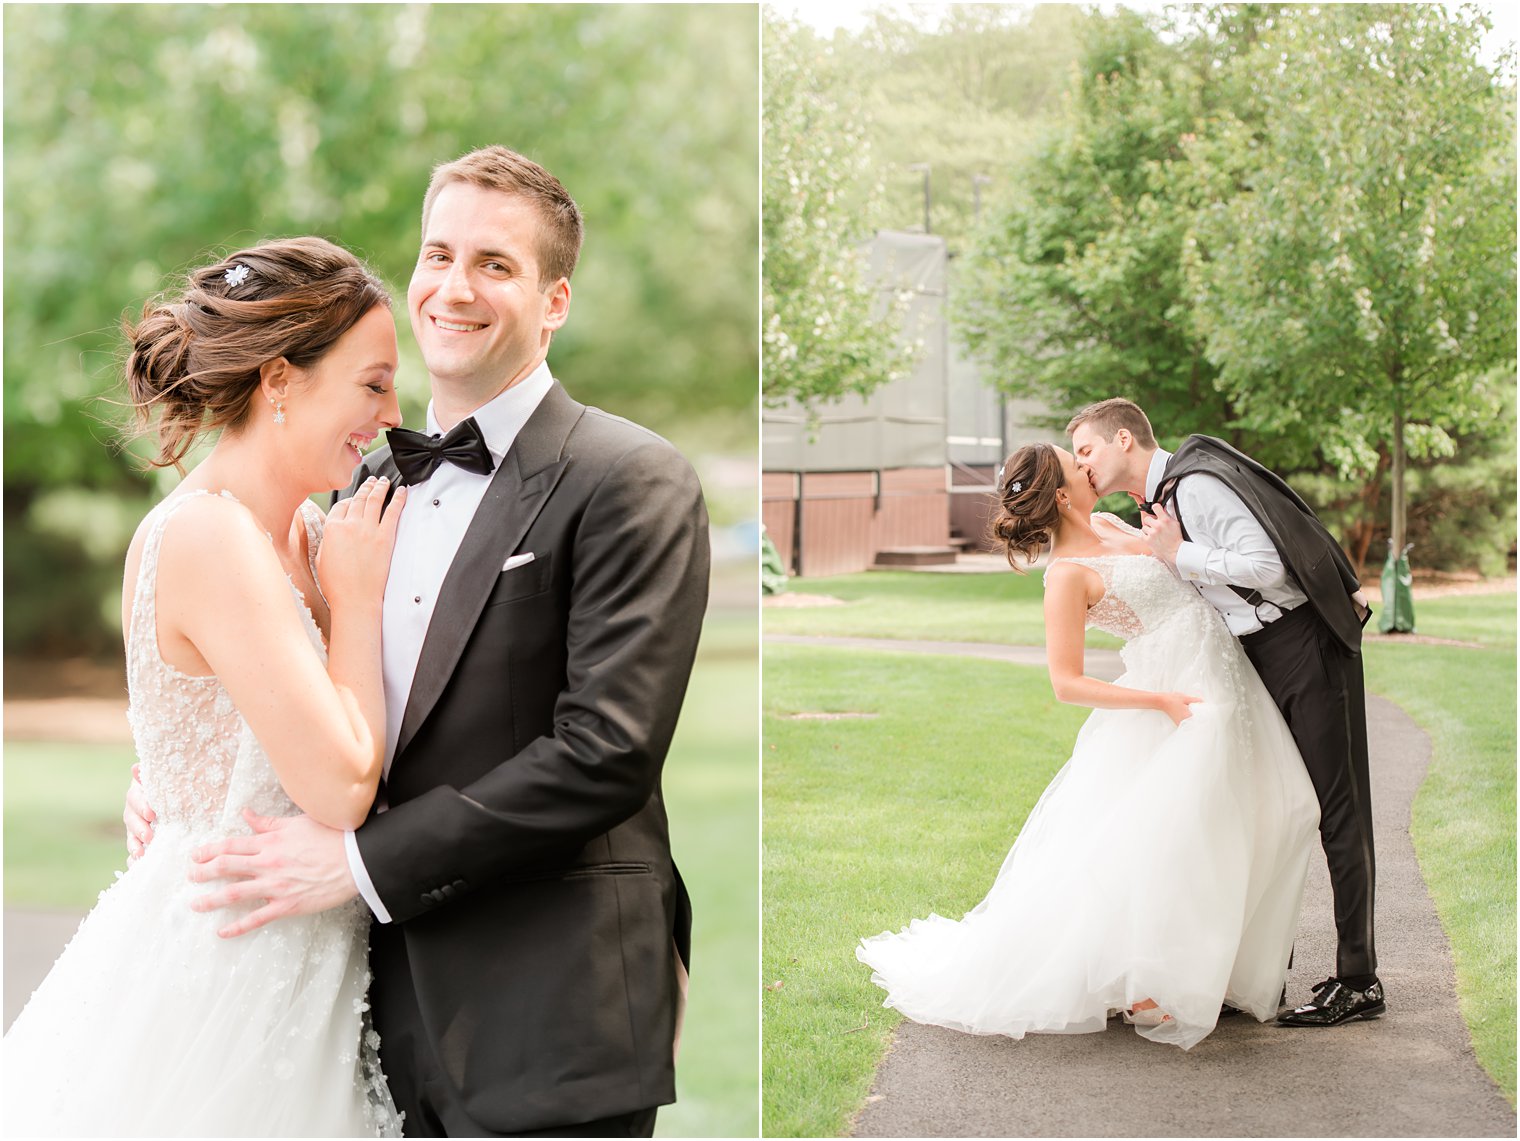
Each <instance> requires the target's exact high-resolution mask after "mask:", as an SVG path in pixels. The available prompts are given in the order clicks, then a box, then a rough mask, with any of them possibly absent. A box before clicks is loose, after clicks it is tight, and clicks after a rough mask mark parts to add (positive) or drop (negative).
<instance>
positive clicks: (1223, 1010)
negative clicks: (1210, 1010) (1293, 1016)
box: [1219, 987, 1288, 1018]
mask: <svg viewBox="0 0 1520 1141" xmlns="http://www.w3.org/2000/svg"><path fill="white" fill-rule="evenodd" d="M1287 1005H1288V988H1287V987H1283V988H1282V994H1280V995H1278V996H1277V1009H1278V1010H1281V1009H1282V1008H1283V1007H1285V1006H1287ZM1244 1013H1245V1011H1243V1010H1241V1009H1240V1007H1238V1006H1231V1005H1230V1004H1229V1003H1227V1002H1222V1003H1220V1004H1219V1017H1220V1018H1234V1017H1235V1016H1236V1015H1237V1014H1244Z"/></svg>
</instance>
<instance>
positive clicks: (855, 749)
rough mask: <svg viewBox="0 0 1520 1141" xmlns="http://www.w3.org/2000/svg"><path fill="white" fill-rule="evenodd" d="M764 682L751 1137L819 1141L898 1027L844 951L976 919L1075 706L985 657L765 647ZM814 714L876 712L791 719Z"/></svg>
mask: <svg viewBox="0 0 1520 1141" xmlns="http://www.w3.org/2000/svg"><path fill="white" fill-rule="evenodd" d="M765 670H766V675H765V676H766V686H765V706H766V721H765V737H766V746H765V747H766V753H765V757H766V764H765V893H764V898H765V919H764V923H763V930H764V933H765V934H764V952H763V961H764V964H765V968H764V969H765V988H766V989H765V991H764V992H763V993H764V1008H765V1019H764V1021H765V1047H764V1052H765V1062H764V1079H763V1084H764V1089H765V1118H764V1128H765V1133H766V1135H767V1136H778V1137H781V1136H785V1137H792V1136H804V1137H806V1136H830V1135H833V1134H837V1133H839V1132H840V1131H841V1130H842V1129H843V1127H844V1125H845V1122H846V1119H847V1118H848V1116H849V1115H850V1114H851V1113H852V1112H853V1111H854V1110H855V1108H856V1107H857V1106H858V1105H859V1104H860V1103H861V1101H862V1100H863V1099H864V1097H865V1095H866V1092H867V1089H868V1087H869V1085H870V1080H871V1074H872V1072H873V1071H874V1069H875V1067H876V1063H877V1061H878V1059H879V1058H880V1056H881V1052H882V1050H883V1048H884V1047H885V1045H886V1042H887V1039H888V1036H889V1033H890V1031H891V1028H892V1027H893V1026H894V1025H895V1024H896V1022H897V1015H896V1014H895V1013H893V1012H891V1011H888V1010H885V1009H883V1007H882V1005H881V999H882V992H881V991H880V990H878V989H877V988H876V987H875V986H873V985H872V984H871V981H870V974H869V972H868V971H867V970H866V969H865V968H864V967H863V966H861V965H860V964H859V963H858V962H856V960H855V954H854V946H855V943H856V941H857V940H859V939H860V938H861V936H864V935H874V934H877V933H878V932H881V931H884V930H887V929H893V930H895V929H897V928H899V927H901V926H903V925H904V924H906V923H907V921H908V920H909V919H910V918H913V917H915V916H923V915H927V914H928V913H929V912H930V911H931V910H932V911H938V912H939V913H940V914H942V915H948V916H953V917H956V918H959V917H960V915H962V914H964V912H965V911H966V910H967V909H969V908H970V907H972V906H973V905H974V904H975V903H976V902H977V900H978V899H980V898H981V896H982V894H983V893H985V891H986V889H987V885H988V883H989V880H990V876H991V875H992V874H993V873H994V872H995V871H996V870H997V868H998V866H999V864H1001V862H1002V859H1003V857H1004V856H1005V855H1006V854H1007V851H1008V847H1009V846H1010V844H1011V843H1012V841H1013V838H1014V836H1015V835H1016V834H1017V832H1018V829H1019V827H1020V825H1021V824H1022V823H1023V821H1024V818H1025V816H1026V815H1027V814H1028V812H1029V810H1030V808H1032V807H1033V806H1034V802H1035V800H1036V799H1038V797H1039V794H1040V792H1041V790H1042V789H1044V787H1045V785H1046V784H1047V783H1048V782H1049V780H1050V778H1051V777H1052V776H1053V775H1054V774H1055V772H1056V770H1057V769H1059V768H1060V766H1061V765H1062V764H1063V763H1064V762H1065V760H1066V757H1067V755H1068V753H1069V752H1070V746H1071V740H1072V737H1073V736H1074V735H1075V734H1076V731H1077V727H1078V726H1079V725H1080V724H1081V722H1082V720H1083V718H1084V717H1085V715H1086V711H1085V710H1080V709H1075V708H1073V707H1071V706H1063V705H1059V704H1058V703H1057V702H1056V701H1055V699H1054V698H1053V697H1051V695H1050V687H1049V686H1048V685H1047V684H1046V683H1045V680H1044V671H1042V670H1038V669H1031V668H1029V667H1025V666H1014V665H1006V664H1003V663H999V662H985V661H978V660H972V659H965V658H952V657H937V656H925V655H920V654H906V653H904V654H890V653H861V652H856V651H852V650H839V649H829V648H816V649H815V648H812V647H806V648H804V647H793V646H777V647H768V648H767V649H766V651H765ZM814 711H817V712H855V713H871V714H874V715H875V716H874V717H873V718H870V719H865V718H859V719H856V718H852V719H844V720H793V719H791V717H790V715H791V714H794V713H799V712H814Z"/></svg>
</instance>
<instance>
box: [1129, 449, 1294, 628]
mask: <svg viewBox="0 0 1520 1141" xmlns="http://www.w3.org/2000/svg"><path fill="white" fill-rule="evenodd" d="M1171 458H1172V453H1171V452H1167V451H1163V450H1162V449H1160V448H1157V449H1156V453H1155V454H1154V455H1153V456H1151V466H1150V469H1149V470H1148V471H1147V472H1146V475H1145V498H1146V499H1147V500H1149V499H1151V497H1152V496H1154V495H1155V494H1156V488H1157V487H1159V486H1160V484H1161V473H1162V472H1163V471H1164V470H1165V468H1166V464H1167V461H1168V460H1170V459H1171ZM1175 515H1176V517H1177V518H1178V519H1180V520H1181V521H1182V525H1183V526H1184V527H1185V528H1187V533H1188V535H1189V538H1188V539H1185V540H1183V542H1182V545H1181V546H1180V547H1178V548H1177V573H1178V575H1179V576H1181V578H1182V580H1183V581H1184V582H1190V583H1192V584H1193V586H1194V587H1195V588H1197V590H1198V593H1199V594H1201V595H1203V597H1204V599H1205V600H1207V601H1208V602H1209V603H1210V605H1212V606H1213V607H1214V609H1215V610H1217V611H1219V613H1220V614H1222V615H1224V620H1225V624H1226V625H1228V626H1229V628H1230V633H1232V634H1234V635H1235V636H1236V637H1237V638H1238V637H1240V636H1241V635H1242V634H1252V633H1255V632H1256V631H1257V630H1260V629H1261V628H1262V626H1263V625H1264V624H1265V623H1267V622H1272V621H1275V620H1276V619H1278V618H1280V617H1282V615H1283V612H1284V611H1287V610H1292V609H1293V608H1294V607H1296V606H1299V605H1301V604H1302V603H1304V602H1307V601H1308V597H1307V596H1306V595H1305V594H1304V592H1303V591H1301V590H1300V589H1299V588H1298V584H1297V583H1296V582H1294V580H1293V578H1292V576H1291V575H1289V574H1288V569H1287V568H1286V567H1285V566H1283V561H1282V557H1281V556H1280V555H1278V553H1277V548H1276V547H1275V546H1273V545H1272V540H1271V538H1270V537H1269V536H1268V535H1267V532H1266V530H1265V528H1263V527H1262V525H1261V524H1260V523H1258V522H1257V521H1256V516H1254V515H1252V514H1251V509H1250V508H1249V507H1247V506H1246V505H1245V504H1244V503H1243V502H1242V501H1241V499H1240V496H1238V495H1236V494H1235V493H1234V492H1233V491H1231V490H1230V489H1229V487H1227V486H1226V485H1225V484H1224V483H1223V482H1222V481H1220V480H1218V479H1216V478H1215V477H1214V476H1212V475H1205V474H1204V473H1202V472H1197V473H1194V474H1193V475H1189V476H1185V477H1184V478H1183V479H1181V480H1179V481H1178V483H1177V491H1176V512H1175ZM1231 584H1234V585H1236V586H1243V587H1246V588H1247V589H1251V588H1254V589H1256V590H1259V591H1260V592H1261V596H1262V599H1263V601H1262V603H1261V605H1260V606H1259V607H1253V606H1252V605H1251V604H1250V603H1249V602H1247V601H1246V600H1245V599H1244V598H1241V597H1240V595H1238V594H1236V593H1235V592H1234V591H1233V590H1231V589H1230V586H1231Z"/></svg>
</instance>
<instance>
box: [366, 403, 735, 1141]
mask: <svg viewBox="0 0 1520 1141" xmlns="http://www.w3.org/2000/svg"><path fill="white" fill-rule="evenodd" d="M371 474H378V475H387V476H389V477H390V478H392V479H395V478H396V477H397V476H396V470H395V467H394V465H393V464H392V462H391V460H390V455H389V449H388V448H381V449H378V450H377V451H375V452H373V453H371V454H370V455H369V456H368V457H366V460H365V462H364V464H363V465H362V466H361V467H360V469H359V471H358V472H357V473H356V474H355V477H354V485H353V486H357V485H358V483H359V482H361V481H362V480H364V479H365V478H367V477H368V476H369V475H371ZM350 490H352V488H351V489H350ZM426 509H427V504H426V502H425V500H424V499H423V497H421V496H417V497H414V498H413V499H412V501H411V502H410V503H409V504H408V507H407V510H410V511H422V510H426ZM529 552H531V553H532V554H533V556H534V557H533V560H532V561H531V562H528V563H527V564H526V565H522V566H516V567H514V568H513V569H511V570H508V571H505V572H504V571H502V569H501V568H502V564H503V563H504V562H505V561H506V560H507V559H508V558H509V556H512V555H516V554H526V553H529ZM707 580H708V540H707V513H706V509H705V507H704V505H703V501H702V493H701V488H700V486H699V484H698V482H697V478H696V475H695V474H694V473H693V472H692V470H691V466H690V465H689V464H688V463H687V462H686V460H685V459H684V458H683V457H682V456H681V455H680V453H678V452H677V451H676V450H675V449H674V448H673V447H671V445H670V444H668V443H667V442H666V441H664V440H663V439H661V438H660V437H658V436H656V435H654V434H653V433H652V432H649V431H646V430H645V429H643V428H641V427H639V426H638V425H636V424H632V423H629V422H628V421H626V420H623V419H620V418H618V417H615V416H611V415H609V414H608V413H605V412H603V411H601V410H599V409H596V408H588V407H586V406H585V405H582V404H579V403H577V402H576V401H574V400H572V399H571V398H570V397H569V396H568V395H567V394H566V393H565V391H564V389H563V388H561V387H560V386H559V385H558V384H557V383H556V384H555V385H554V386H553V387H552V388H551V389H550V391H549V393H548V394H547V395H546V396H545V397H544V399H543V401H542V403H541V404H540V405H539V406H538V408H537V410H536V411H535V412H534V413H533V415H532V417H531V418H530V419H529V421H528V423H527V424H526V426H525V427H524V428H523V429H522V432H521V433H520V434H519V435H518V437H517V439H516V441H515V442H514V443H513V445H512V447H511V449H510V451H509V452H508V453H507V456H506V458H505V459H504V460H503V461H502V463H501V465H500V466H499V467H498V468H497V471H496V473H495V474H494V475H493V477H492V479H491V483H490V486H489V489H488V490H487V491H486V494H485V497H484V499H483V500H482V501H481V504H480V507H479V509H478V510H477V512H476V514H475V518H474V520H473V522H472V523H471V524H470V527H469V530H468V531H467V533H466V535H465V537H464V540H463V543H462V544H461V546H460V548H459V552H458V554H457V555H456V557H455V559H454V562H453V564H452V566H451V567H450V568H449V571H448V574H447V576H446V578H445V580H444V583H443V587H442V590H441V592H440V594H439V597H438V603H437V606H436V608H435V609H434V612H433V618H432V623H431V625H430V626H429V628H428V632H427V637H426V641H425V643H424V645H423V647H422V651H421V656H420V658H419V660H418V663H417V672H416V677H415V680H414V681H413V683H412V690H411V696H410V699H409V701H408V703H407V707H406V711H405V714H404V717H403V720H402V724H401V730H400V737H399V739H398V741H397V745H396V752H395V756H394V759H393V762H392V765H391V768H390V772H389V775H388V777H387V779H386V784H385V789H384V794H385V799H386V801H387V803H388V805H389V808H388V810H387V811H385V812H380V813H376V814H372V815H371V817H370V819H369V820H368V821H367V822H366V823H365V824H364V826H363V827H361V828H360V829H359V830H358V831H357V833H356V839H357V842H358V846H359V852H360V854H361V856H362V857H363V860H364V866H365V869H366V871H368V873H369V875H370V878H371V880H372V881H373V882H374V886H375V889H376V891H377V893H378V895H379V896H380V899H381V900H382V901H383V902H384V904H385V906H386V907H387V909H388V910H389V911H390V913H391V916H392V918H393V921H394V922H393V924H392V925H390V926H389V927H387V928H386V929H385V930H384V931H383V932H382V931H381V930H380V928H379V927H378V925H377V927H376V929H375V931H376V938H375V941H374V953H375V954H376V955H377V956H379V955H381V954H390V955H401V954H404V959H405V964H406V969H407V971H409V974H410V981H411V984H412V988H413V990H414V992H415V999H416V1007H415V1012H414V1014H412V1015H408V1017H410V1018H420V1027H419V1026H409V1027H408V1028H407V1033H408V1034H411V1035H412V1036H413V1037H414V1038H416V1039H417V1040H420V1041H423V1042H425V1043H427V1044H430V1046H431V1049H432V1051H433V1054H434V1056H435V1057H436V1059H437V1062H438V1064H439V1065H440V1066H441V1069H442V1071H443V1072H444V1073H445V1074H446V1080H447V1082H448V1084H449V1086H450V1087H451V1088H450V1090H449V1093H448V1096H449V1097H450V1098H452V1099H455V1101H456V1104H458V1105H460V1106H462V1107H463V1109H464V1111H465V1112H466V1113H467V1114H468V1116H469V1118H470V1119H471V1120H473V1121H474V1122H476V1123H478V1124H479V1125H480V1126H482V1127H483V1128H485V1129H487V1130H490V1131H492V1132H498V1133H508V1132H519V1131H522V1130H527V1129H535V1128H543V1127H546V1126H553V1125H564V1124H568V1123H574V1122H583V1121H588V1120H593V1119H598V1118H603V1117H609V1116H613V1115H615V1114H620V1113H624V1112H627V1111H630V1110H635V1109H641V1108H645V1107H651V1106H656V1105H662V1104H666V1103H668V1102H671V1101H673V1100H675V1079H674V1070H673V1063H672V1058H671V1043H672V1035H673V1032H674V1022H675V1017H676V1009H677V993H676V984H675V972H674V963H673V959H672V955H673V950H672V943H674V944H675V946H676V947H678V948H679V951H680V954H681V957H682V959H683V960H684V961H685V962H687V963H689V962H690V931H691V910H690V904H689V900H688V898H687V895H686V890H685V888H684V887H683V885H682V883H681V879H680V876H679V875H678V874H677V872H676V869H675V865H674V864H673V863H672V861H671V856H670V840H669V835H668V831H667V825H666V818H665V805H664V800H663V797H662V794H661V789H660V769H661V766H662V764H663V762H664V760H665V753H666V751H667V749H668V748H669V745H670V739H671V735H672V733H673V732H674V730H675V726H676V717H677V714H678V713H679V712H680V708H681V700H682V697H683V695H684V694H685V690H686V683H687V678H688V675H689V674H690V672H691V666H692V659H693V657H694V656H695V653H696V647H697V637H698V633H699V631H700V628H701V623H702V616H703V612H704V610H705V608H706V600H707ZM390 965H391V966H392V967H393V968H394V967H395V965H396V964H395V963H394V962H392V963H391V964H390ZM375 971H376V978H377V983H378V981H379V980H380V977H381V974H382V969H381V964H379V963H378V962H377V964H376V968H375ZM391 977H392V978H394V977H395V971H394V970H392V973H391ZM376 994H377V998H376V1004H375V1011H374V1014H375V1019H376V1025H377V1028H378V1029H379V1030H380V1033H381V1038H382V1046H381V1052H382V1061H383V1062H384V1063H385V1066H386V1068H387V1070H390V1069H392V1067H393V1064H395V1063H394V1062H393V1058H392V1055H391V1054H390V1053H389V1052H387V1050H386V1046H385V1040H386V1035H387V1030H388V1025H387V1023H388V1018H389V1017H390V1014H391V1012H390V1011H388V1010H387V1009H386V1005H387V1003H388V1000H387V999H386V998H385V992H384V990H377V992H376ZM398 1033H399V1030H398ZM396 1061H398V1062H399V1063H400V1064H402V1065H405V1064H408V1062H407V1061H406V1059H404V1058H398V1059H396ZM408 1131H409V1132H410V1131H411V1130H410V1129H409V1130H408Z"/></svg>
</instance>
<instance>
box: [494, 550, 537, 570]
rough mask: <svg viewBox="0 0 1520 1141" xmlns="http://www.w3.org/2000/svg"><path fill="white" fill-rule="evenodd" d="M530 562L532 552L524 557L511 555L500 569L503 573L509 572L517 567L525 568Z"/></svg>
mask: <svg viewBox="0 0 1520 1141" xmlns="http://www.w3.org/2000/svg"><path fill="white" fill-rule="evenodd" d="M532 561H533V552H532V551H529V552H528V553H527V554H525V555H513V556H512V557H511V558H510V559H508V560H507V561H506V562H504V563H502V564H501V569H502V570H503V571H504V572H505V571H509V570H515V569H516V568H518V567H525V566H527V565H528V564H529V563H531V562H532Z"/></svg>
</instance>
